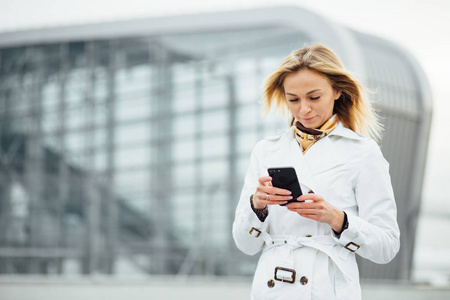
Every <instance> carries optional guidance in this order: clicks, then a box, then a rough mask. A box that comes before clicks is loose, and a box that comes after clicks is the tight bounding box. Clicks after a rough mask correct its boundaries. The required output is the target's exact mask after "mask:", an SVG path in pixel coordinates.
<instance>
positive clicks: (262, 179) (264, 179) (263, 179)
mask: <svg viewBox="0 0 450 300" xmlns="http://www.w3.org/2000/svg"><path fill="white" fill-rule="evenodd" d="M258 181H259V183H260V184H262V185H267V184H268V183H269V182H271V181H272V177H270V176H263V177H259V178H258Z"/></svg>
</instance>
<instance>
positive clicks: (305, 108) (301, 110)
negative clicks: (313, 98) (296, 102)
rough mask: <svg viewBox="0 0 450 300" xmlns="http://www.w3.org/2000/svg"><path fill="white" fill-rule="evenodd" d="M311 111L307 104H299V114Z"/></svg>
mask: <svg viewBox="0 0 450 300" xmlns="http://www.w3.org/2000/svg"><path fill="white" fill-rule="evenodd" d="M310 111H311V107H310V106H309V105H307V104H301V106H300V114H302V115H306V114H308V113H309V112H310Z"/></svg>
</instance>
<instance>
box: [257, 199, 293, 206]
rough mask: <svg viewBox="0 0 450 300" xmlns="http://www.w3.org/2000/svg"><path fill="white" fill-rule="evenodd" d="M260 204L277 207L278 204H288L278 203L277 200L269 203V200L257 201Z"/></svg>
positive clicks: (284, 202)
mask: <svg viewBox="0 0 450 300" xmlns="http://www.w3.org/2000/svg"><path fill="white" fill-rule="evenodd" d="M259 202H260V203H261V204H263V205H279V204H286V203H288V202H287V201H284V200H283V201H278V200H273V201H270V200H267V201H266V200H260V201H259Z"/></svg>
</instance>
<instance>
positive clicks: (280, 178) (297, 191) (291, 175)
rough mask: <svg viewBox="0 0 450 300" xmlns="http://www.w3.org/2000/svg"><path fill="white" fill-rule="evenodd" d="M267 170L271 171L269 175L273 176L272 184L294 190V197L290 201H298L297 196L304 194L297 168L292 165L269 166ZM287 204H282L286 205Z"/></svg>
mask: <svg viewBox="0 0 450 300" xmlns="http://www.w3.org/2000/svg"><path fill="white" fill-rule="evenodd" d="M267 171H268V172H269V176H270V177H272V185H273V186H274V187H277V188H281V189H285V190H289V191H291V192H292V199H291V200H289V201H288V203H291V202H296V201H297V198H298V197H300V196H301V195H302V189H301V188H300V183H299V182H298V179H297V173H295V169H294V168H292V167H283V168H269V169H267ZM286 204H287V203H286ZM286 204H280V205H281V206H285V205H286Z"/></svg>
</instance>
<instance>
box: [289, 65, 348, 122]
mask: <svg viewBox="0 0 450 300" xmlns="http://www.w3.org/2000/svg"><path fill="white" fill-rule="evenodd" d="M283 86H284V92H285V97H286V101H287V105H288V108H289V110H290V111H291V113H292V115H293V116H294V118H295V120H297V121H299V122H300V123H302V124H303V126H305V127H306V128H313V129H315V128H319V127H320V126H321V125H322V124H323V123H325V122H326V121H327V120H328V119H329V118H331V116H332V115H333V108H334V101H335V100H336V99H338V98H339V96H340V95H341V92H340V91H335V90H334V89H333V88H332V86H331V84H330V82H329V81H328V79H327V78H326V77H325V76H324V75H322V74H320V73H318V72H316V71H312V70H310V69H307V68H305V69H301V70H299V71H297V72H295V73H290V74H288V75H287V76H286V77H285V79H284V82H283Z"/></svg>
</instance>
